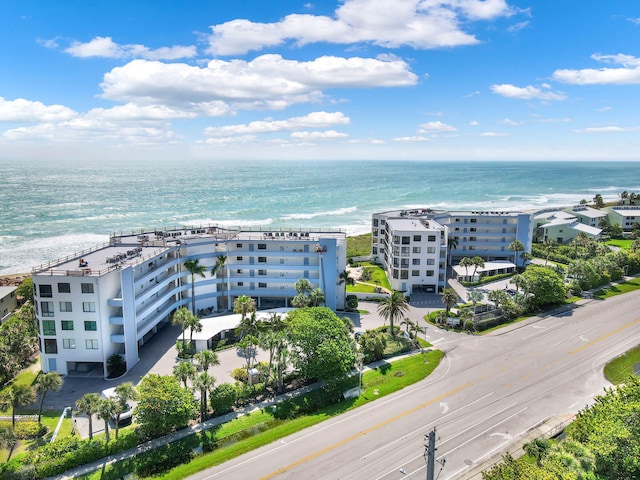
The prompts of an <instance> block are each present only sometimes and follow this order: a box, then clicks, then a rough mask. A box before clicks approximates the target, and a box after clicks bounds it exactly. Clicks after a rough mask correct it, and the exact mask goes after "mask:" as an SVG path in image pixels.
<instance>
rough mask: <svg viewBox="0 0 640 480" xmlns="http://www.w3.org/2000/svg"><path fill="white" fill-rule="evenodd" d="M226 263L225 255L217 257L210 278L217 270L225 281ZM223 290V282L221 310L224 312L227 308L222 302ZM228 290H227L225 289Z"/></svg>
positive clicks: (223, 285)
mask: <svg viewBox="0 0 640 480" xmlns="http://www.w3.org/2000/svg"><path fill="white" fill-rule="evenodd" d="M226 263H227V256H226V255H221V256H219V257H218V259H217V260H216V264H215V265H214V266H213V267H212V268H211V276H212V277H213V276H214V275H215V274H216V272H217V271H218V270H220V273H221V274H222V278H223V280H226V277H225V274H226V270H225V264H226ZM224 289H225V282H223V283H222V292H223V295H222V300H223V302H222V304H223V308H224V309H225V310H226V309H227V306H226V303H225V302H224ZM227 290H228V289H227Z"/></svg>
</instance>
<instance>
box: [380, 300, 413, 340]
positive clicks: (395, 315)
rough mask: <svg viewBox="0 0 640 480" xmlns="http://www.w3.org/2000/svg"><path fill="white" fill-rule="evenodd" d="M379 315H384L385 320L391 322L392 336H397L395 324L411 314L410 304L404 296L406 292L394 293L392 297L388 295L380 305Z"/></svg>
mask: <svg viewBox="0 0 640 480" xmlns="http://www.w3.org/2000/svg"><path fill="white" fill-rule="evenodd" d="M378 313H379V314H380V315H382V317H383V318H384V319H385V320H389V327H390V330H391V335H392V336H395V335H396V332H395V330H394V329H393V323H394V322H395V321H396V320H397V321H398V322H399V321H400V320H401V319H402V318H404V316H405V315H406V314H407V313H409V304H408V303H407V299H406V298H405V296H404V292H397V291H396V292H393V293H392V294H391V295H387V296H386V297H385V298H384V299H383V300H382V301H381V302H380V304H379V305H378Z"/></svg>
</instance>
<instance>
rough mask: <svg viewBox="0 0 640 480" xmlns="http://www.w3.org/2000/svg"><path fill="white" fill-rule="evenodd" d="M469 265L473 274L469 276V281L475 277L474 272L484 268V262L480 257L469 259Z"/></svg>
mask: <svg viewBox="0 0 640 480" xmlns="http://www.w3.org/2000/svg"><path fill="white" fill-rule="evenodd" d="M471 265H473V273H472V274H471V279H472V281H473V279H474V278H475V277H476V272H477V271H478V269H479V268H484V260H483V258H482V257H473V258H472V259H471Z"/></svg>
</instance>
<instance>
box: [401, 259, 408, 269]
mask: <svg viewBox="0 0 640 480" xmlns="http://www.w3.org/2000/svg"><path fill="white" fill-rule="evenodd" d="M400 267H401V268H409V259H408V258H403V259H402V260H401V261H400Z"/></svg>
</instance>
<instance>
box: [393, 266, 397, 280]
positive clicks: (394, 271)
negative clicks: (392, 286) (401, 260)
mask: <svg viewBox="0 0 640 480" xmlns="http://www.w3.org/2000/svg"><path fill="white" fill-rule="evenodd" d="M393 278H398V269H397V268H394V269H393Z"/></svg>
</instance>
